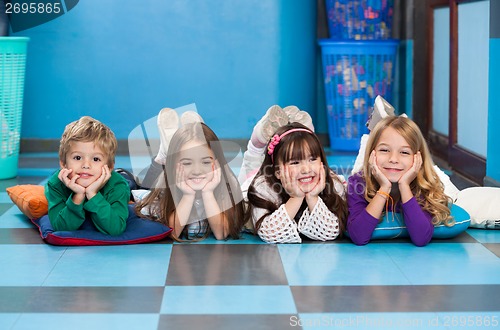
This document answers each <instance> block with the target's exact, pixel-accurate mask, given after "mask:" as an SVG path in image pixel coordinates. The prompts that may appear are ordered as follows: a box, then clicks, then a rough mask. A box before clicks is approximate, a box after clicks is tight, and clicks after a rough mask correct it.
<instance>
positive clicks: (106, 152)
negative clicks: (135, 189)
mask: <svg viewBox="0 0 500 330" xmlns="http://www.w3.org/2000/svg"><path fill="white" fill-rule="evenodd" d="M117 146H118V143H117V141H116V138H115V135H114V134H113V132H112V131H111V130H110V129H109V127H107V126H106V125H104V124H102V123H101V122H99V121H98V120H95V119H93V118H91V117H88V116H84V117H82V118H80V119H79V120H76V121H74V122H72V123H70V124H68V125H67V126H66V128H65V130H64V133H63V135H62V138H61V142H60V146H59V163H60V166H61V169H60V170H59V171H57V172H56V173H55V174H54V175H53V176H52V177H51V178H50V179H49V181H48V182H47V185H46V187H45V195H46V197H47V200H48V203H49V219H50V223H51V225H52V227H53V228H54V230H55V231H73V230H78V229H79V228H80V227H81V226H82V224H83V223H84V221H85V220H86V219H90V220H91V221H92V223H93V224H94V225H95V227H96V228H97V229H98V230H99V231H100V232H102V233H104V234H109V235H113V236H116V235H120V234H122V233H123V232H124V231H125V227H126V223H127V218H128V216H129V211H128V202H129V200H130V188H129V185H128V183H127V181H126V180H125V179H124V178H123V177H122V176H121V175H120V174H118V173H116V172H115V171H113V168H114V165H115V154H116V149H117Z"/></svg>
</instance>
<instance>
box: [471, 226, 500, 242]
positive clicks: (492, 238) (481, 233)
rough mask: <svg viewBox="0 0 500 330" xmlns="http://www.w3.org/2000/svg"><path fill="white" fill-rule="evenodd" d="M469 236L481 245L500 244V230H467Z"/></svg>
mask: <svg viewBox="0 0 500 330" xmlns="http://www.w3.org/2000/svg"><path fill="white" fill-rule="evenodd" d="M467 234H469V235H471V236H472V237H474V238H475V239H476V240H477V241H478V242H480V243H500V230H491V229H471V228H469V229H467Z"/></svg>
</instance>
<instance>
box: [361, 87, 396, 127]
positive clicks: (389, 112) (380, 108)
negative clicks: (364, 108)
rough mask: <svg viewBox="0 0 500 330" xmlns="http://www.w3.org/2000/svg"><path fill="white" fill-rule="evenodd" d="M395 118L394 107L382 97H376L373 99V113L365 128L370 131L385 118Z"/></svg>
mask: <svg viewBox="0 0 500 330" xmlns="http://www.w3.org/2000/svg"><path fill="white" fill-rule="evenodd" d="M390 116H395V113H394V107H393V106H392V105H391V104H390V103H389V102H387V101H386V100H385V99H384V98H383V97H382V96H380V95H377V97H376V98H375V104H374V106H373V111H372V113H371V115H370V118H368V122H367V126H368V129H369V130H370V131H371V130H373V128H374V127H375V125H377V123H378V122H379V121H381V120H382V119H384V118H386V117H390Z"/></svg>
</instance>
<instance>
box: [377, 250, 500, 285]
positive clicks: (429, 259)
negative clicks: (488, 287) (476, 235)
mask: <svg viewBox="0 0 500 330" xmlns="http://www.w3.org/2000/svg"><path fill="white" fill-rule="evenodd" d="M386 249H387V253H388V254H389V255H390V256H391V259H393V260H394V262H395V263H396V264H397V266H398V268H400V269H401V271H402V272H403V273H404V274H405V276H406V277H407V278H408V279H409V280H410V282H411V283H412V284H418V285H420V284H500V276H498V274H500V258H498V257H497V256H495V255H494V254H493V253H492V252H491V251H489V250H488V249H487V248H485V247H484V246H482V245H481V244H469V243H439V244H429V245H428V246H426V247H424V248H413V249H410V248H406V249H405V248H404V247H403V246H401V244H392V243H390V244H387V245H386Z"/></svg>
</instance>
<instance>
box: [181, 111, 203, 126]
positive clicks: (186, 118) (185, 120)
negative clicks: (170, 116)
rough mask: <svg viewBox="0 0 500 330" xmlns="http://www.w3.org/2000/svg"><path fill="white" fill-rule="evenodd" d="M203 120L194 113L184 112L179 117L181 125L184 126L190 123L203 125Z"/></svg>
mask: <svg viewBox="0 0 500 330" xmlns="http://www.w3.org/2000/svg"><path fill="white" fill-rule="evenodd" d="M203 122H204V121H203V118H201V116H200V115H199V114H198V113H197V112H194V111H191V110H189V111H186V112H184V113H183V114H182V115H181V125H182V126H184V125H186V124H192V123H203Z"/></svg>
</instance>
